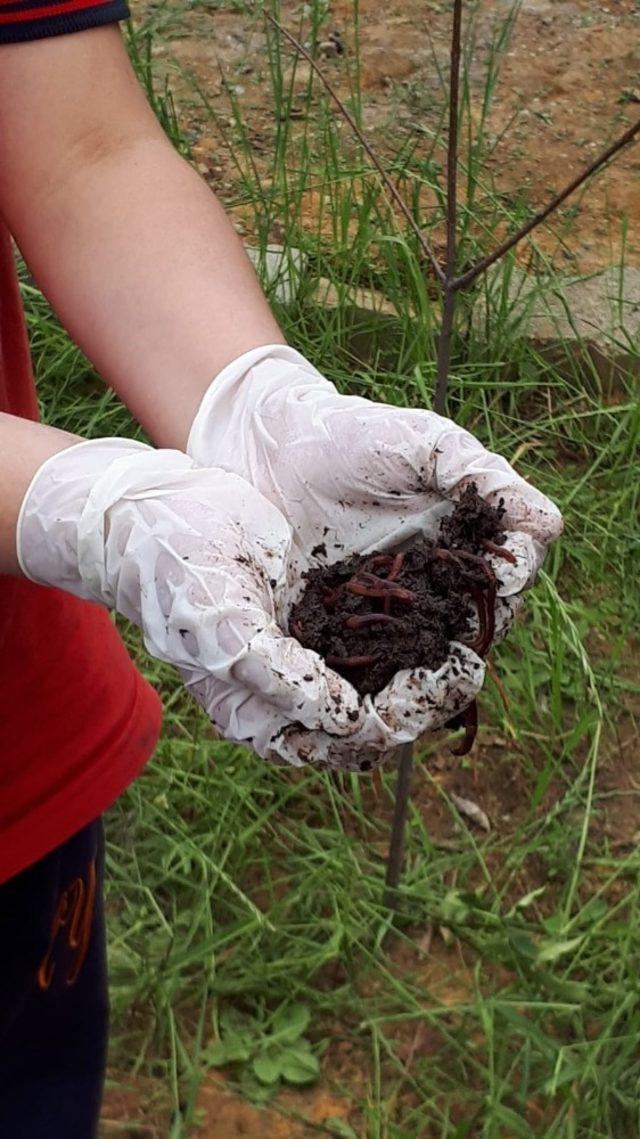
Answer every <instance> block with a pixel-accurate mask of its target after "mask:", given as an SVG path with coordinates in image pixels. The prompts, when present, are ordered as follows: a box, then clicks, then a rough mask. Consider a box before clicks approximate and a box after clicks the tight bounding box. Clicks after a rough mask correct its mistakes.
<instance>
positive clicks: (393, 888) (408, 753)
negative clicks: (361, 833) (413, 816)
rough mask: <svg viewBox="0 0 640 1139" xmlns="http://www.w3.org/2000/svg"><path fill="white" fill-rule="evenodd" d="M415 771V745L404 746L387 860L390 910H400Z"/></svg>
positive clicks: (387, 896) (385, 901)
mask: <svg viewBox="0 0 640 1139" xmlns="http://www.w3.org/2000/svg"><path fill="white" fill-rule="evenodd" d="M412 771H413V744H403V745H402V747H401V749H400V759H399V761H398V778H397V780H396V797H395V804H394V809H393V826H392V828H391V842H390V844H389V857H388V858H387V876H386V887H387V889H386V892H385V896H384V904H385V906H387V907H388V908H389V909H390V910H397V908H398V902H399V898H398V882H399V881H400V874H401V872H402V860H403V857H404V839H405V832H406V828H407V812H408V810H409V799H410V796H411V774H412Z"/></svg>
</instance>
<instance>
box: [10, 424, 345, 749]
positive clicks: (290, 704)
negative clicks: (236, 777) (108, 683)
mask: <svg viewBox="0 0 640 1139" xmlns="http://www.w3.org/2000/svg"><path fill="white" fill-rule="evenodd" d="M17 547H18V557H19V560H20V564H21V567H22V569H23V572H24V573H25V575H26V576H27V577H29V578H31V580H33V581H36V582H41V583H44V584H47V585H53V586H57V587H59V588H61V589H65V590H67V591H68V592H70V593H73V594H75V595H76V596H78V597H82V598H85V599H88V600H91V601H97V602H101V603H103V604H105V605H108V606H109V607H111V608H113V609H117V610H118V611H119V612H120V613H122V614H123V615H124V616H125V617H127V618H129V619H130V620H132V621H134V622H135V623H136V624H137V625H139V626H140V628H141V629H142V632H143V634H144V640H145V644H146V646H147V648H148V650H149V652H150V653H152V654H153V655H154V656H156V657H158V658H159V659H160V660H164V661H168V662H169V663H171V664H173V665H176V666H177V667H178V668H179V670H180V672H181V674H182V676H183V678H184V680H185V682H186V684H187V685H188V687H189V689H190V690H191V691H192V692H193V694H194V695H195V697H196V699H198V701H199V702H200V703H201V704H202V705H203V707H204V708H205V709H206V711H207V712H208V714H209V715H210V717H211V719H212V720H213V721H214V723H215V724H217V726H218V727H219V728H220V729H221V730H222V731H223V733H224V734H225V735H226V736H227V737H228V738H230V739H233V740H241V741H242V742H244V743H248V744H251V745H252V746H253V747H254V748H255V750H256V751H258V752H259V753H260V754H261V755H263V756H265V757H267V758H271V759H275V760H277V761H280V762H281V761H282V760H288V761H290V762H295V763H300V762H301V759H300V758H299V757H298V754H297V752H293V751H292V750H291V748H290V747H289V745H288V743H287V741H286V734H287V731H288V730H289V729H290V728H291V726H292V724H295V725H296V726H297V728H299V727H301V726H304V730H305V732H306V733H308V739H309V740H310V741H311V742H312V741H313V739H314V736H315V734H319V735H320V736H321V738H322V740H323V741H324V739H325V738H326V737H329V738H331V739H335V738H339V737H340V736H341V735H345V734H352V733H354V732H357V730H358V728H359V727H360V726H361V724H362V721H363V712H362V709H361V708H360V706H359V701H358V698H357V695H356V693H355V692H354V691H353V689H352V688H351V686H350V685H349V684H348V683H347V682H346V681H344V680H343V679H342V678H341V677H339V676H338V675H337V674H336V673H334V672H332V671H331V670H330V669H328V668H327V667H326V665H325V664H324V662H323V661H321V660H320V658H319V657H318V656H316V654H314V653H311V652H308V651H307V650H305V649H303V648H302V647H301V646H300V645H299V644H298V642H297V641H296V640H295V639H293V638H290V637H287V636H285V635H283V633H282V632H281V629H280V625H279V619H281V614H282V612H284V611H285V610H286V609H287V607H288V604H289V601H288V599H289V592H290V586H289V585H288V584H287V581H288V579H289V580H294V578H295V575H293V571H292V570H291V567H290V551H291V531H290V527H289V525H288V524H287V523H286V521H285V519H284V518H283V517H282V515H281V514H280V512H279V511H278V510H277V509H276V508H275V507H274V506H272V505H271V504H270V503H269V502H267V501H266V499H264V498H263V497H262V496H261V495H260V494H259V492H258V491H257V490H255V489H254V488H253V487H251V486H250V485H249V484H248V483H246V482H245V481H244V480H243V479H241V478H238V477H237V476H236V475H233V474H228V473H225V472H224V471H221V470H219V469H218V470H212V469H207V470H204V469H199V468H198V467H197V466H196V464H195V463H194V462H193V460H191V459H189V458H187V456H186V455H183V454H181V453H180V452H177V451H156V450H153V449H152V448H149V447H145V446H143V445H141V444H138V443H134V442H131V441H128V440H122V439H103V440H98V441H96V442H88V443H81V444H78V445H77V446H73V447H70V448H69V449H67V450H65V451H62V452H60V453H59V454H57V455H55V456H54V457H53V458H51V459H49V460H48V461H47V462H46V463H45V464H44V465H43V466H42V467H41V468H40V470H39V471H38V472H37V474H36V476H35V478H34V479H33V481H32V483H31V486H30V487H29V490H28V491H27V494H26V496H25V499H24V502H23V505H22V509H21V512H20V518H19V521H18V531H17ZM43 636H46V630H43ZM320 752H322V749H320ZM349 755H350V757H351V762H352V764H353V765H354V766H358V764H359V762H360V760H359V758H358V757H357V756H356V755H355V753H353V752H351V751H350V752H349Z"/></svg>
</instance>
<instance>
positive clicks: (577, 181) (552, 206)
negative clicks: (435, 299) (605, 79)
mask: <svg viewBox="0 0 640 1139" xmlns="http://www.w3.org/2000/svg"><path fill="white" fill-rule="evenodd" d="M639 131H640V120H638V122H636V123H634V124H633V125H632V126H630V127H629V129H628V130H626V131H625V132H624V134H622V135H621V136H620V138H619V139H618V140H617V141H616V142H614V143H612V145H611V146H610V147H609V148H608V149H607V150H605V151H603V153H602V154H601V155H600V156H599V157H598V158H596V159H595V160H594V161H593V162H592V163H591V165H590V166H587V168H586V169H585V170H583V171H582V172H581V173H580V174H577V175H576V177H575V178H574V179H573V181H571V182H570V183H569V185H568V186H565V188H564V190H561V191H560V193H559V194H556V196H555V198H552V199H551V201H550V202H549V204H548V205H547V206H544V207H543V209H541V210H539V211H538V213H537V214H534V216H533V217H532V218H531V219H530V220H529V221H528V222H527V223H526V225H523V226H522V228H521V229H519V230H518V231H517V232H516V233H514V234H512V236H511V237H508V238H507V239H506V241H503V243H502V245H499V246H498V248H497V249H494V251H493V253H488V254H487V256H486V257H483V258H482V260H481V261H478V262H476V264H475V265H472V266H471V268H470V269H468V270H467V272H466V273H463V274H462V276H460V277H456V278H455V280H454V281H453V288H454V290H455V291H456V292H457V291H458V289H464V288H466V287H467V285H470V284H471V283H472V281H475V279H476V277H479V276H480V274H481V273H484V272H486V270H487V269H488V268H489V267H490V266H491V265H494V264H495V263H496V261H499V260H500V258H501V257H504V255H505V253H508V252H509V250H510V249H513V247H514V245H517V244H518V242H519V241H522V239H523V237H526V236H527V235H528V234H530V233H531V231H532V230H534V229H536V228H537V227H538V226H539V225H540V224H541V223H542V222H543V221H546V219H547V218H548V217H549V215H550V214H552V213H554V211H555V210H557V209H558V207H559V206H561V205H562V203H563V202H564V201H566V199H567V198H568V197H569V196H570V195H571V194H573V193H575V191H576V190H578V189H579V188H580V186H582V184H583V183H584V182H586V181H587V179H588V178H591V177H592V176H593V175H594V174H597V172H598V171H599V170H601V169H602V167H603V166H606V165H607V163H608V162H610V161H611V159H612V158H614V157H615V155H616V154H618V153H619V152H620V151H621V150H624V148H625V146H629V143H631V142H633V141H634V139H635V137H636V135H637V134H638V132H639Z"/></svg>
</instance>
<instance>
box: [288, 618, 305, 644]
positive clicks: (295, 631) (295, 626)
mask: <svg viewBox="0 0 640 1139" xmlns="http://www.w3.org/2000/svg"><path fill="white" fill-rule="evenodd" d="M289 632H290V633H291V635H292V636H293V637H297V638H298V640H300V639H301V638H302V634H303V629H302V623H301V622H300V621H291V622H290V623H289Z"/></svg>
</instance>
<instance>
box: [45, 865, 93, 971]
mask: <svg viewBox="0 0 640 1139" xmlns="http://www.w3.org/2000/svg"><path fill="white" fill-rule="evenodd" d="M96 881H97V874H96V864H95V861H93V862H92V863H91V865H90V867H89V870H88V873H87V881H86V883H85V882H84V880H83V879H82V878H76V879H74V881H73V882H72V883H71V885H70V886H68V887H67V889H66V890H64V891H63V892H62V894H61V895H60V899H59V901H58V905H57V906H56V911H55V913H54V915H53V920H52V922H51V933H50V936H49V948H48V949H47V952H46V953H45V955H44V957H43V959H42V963H41V965H40V968H39V969H38V973H37V978H38V988H40V989H41V990H42V991H43V992H46V990H47V989H48V988H49V987H50V985H51V982H52V981H53V977H54V974H55V972H56V970H57V969H58V967H60V968H62V969H63V970H64V971H65V977H64V980H65V983H66V984H67V985H73V984H74V982H75V981H77V979H78V977H79V975H80V970H81V969H82V966H83V964H84V961H85V958H86V956H87V951H88V949H89V941H90V940H91V927H92V923H93V909H94V903H95V897H96Z"/></svg>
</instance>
